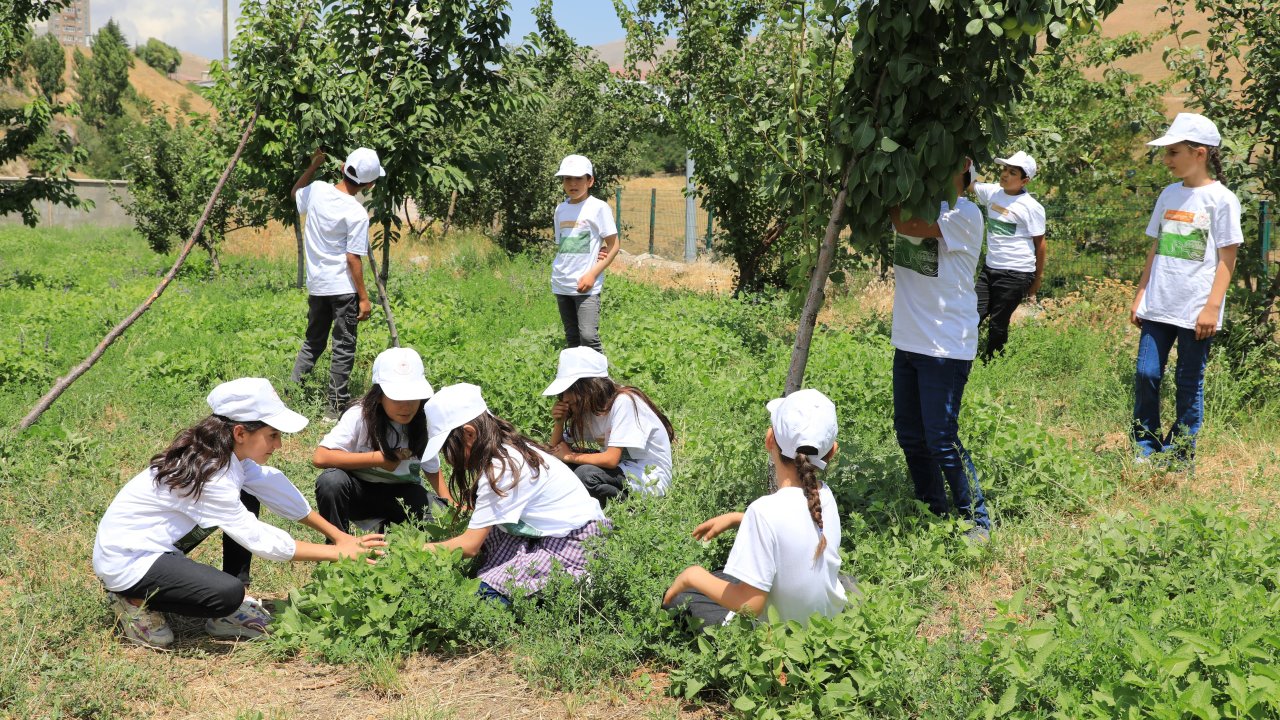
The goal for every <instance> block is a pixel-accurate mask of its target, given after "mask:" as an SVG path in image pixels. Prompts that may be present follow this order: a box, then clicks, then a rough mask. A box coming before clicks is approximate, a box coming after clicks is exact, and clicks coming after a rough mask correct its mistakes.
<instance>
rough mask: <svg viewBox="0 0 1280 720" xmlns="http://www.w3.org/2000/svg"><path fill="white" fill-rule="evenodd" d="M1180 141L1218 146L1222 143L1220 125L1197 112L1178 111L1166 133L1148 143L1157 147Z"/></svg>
mask: <svg viewBox="0 0 1280 720" xmlns="http://www.w3.org/2000/svg"><path fill="white" fill-rule="evenodd" d="M1180 142H1193V143H1197V144H1199V145H1208V146H1210V147H1218V146H1219V145H1221V144H1222V134H1221V133H1219V132H1218V126H1217V125H1214V124H1213V121H1212V120H1210V119H1209V118H1207V117H1205V116H1203V115H1198V114H1196V113H1178V115H1177V117H1175V118H1174V119H1173V124H1172V125H1170V126H1169V130H1168V131H1167V132H1165V134H1164V135H1162V136H1160V137H1158V138H1156V139H1155V140H1152V141H1151V142H1149V143H1147V144H1148V145H1154V146H1156V147H1164V146H1165V145H1173V144H1174V143H1180Z"/></svg>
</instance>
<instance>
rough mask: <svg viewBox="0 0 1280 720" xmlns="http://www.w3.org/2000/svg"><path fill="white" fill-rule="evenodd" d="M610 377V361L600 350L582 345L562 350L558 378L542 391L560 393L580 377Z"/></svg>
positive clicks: (545, 393) (553, 393) (544, 392)
mask: <svg viewBox="0 0 1280 720" xmlns="http://www.w3.org/2000/svg"><path fill="white" fill-rule="evenodd" d="M590 377H609V361H608V360H606V359H605V357H604V355H601V354H600V353H599V352H598V351H596V350H593V349H592V348H589V347H585V346H580V347H575V348H567V349H565V350H561V351H560V365H559V366H558V367H557V368H556V379H555V380H553V381H552V382H551V384H550V385H548V386H547V389H546V390H543V391H542V394H543V395H559V394H560V393H562V392H564V391H565V390H568V389H569V386H570V385H572V384H573V383H574V382H575V381H576V380H577V379H578V378H590Z"/></svg>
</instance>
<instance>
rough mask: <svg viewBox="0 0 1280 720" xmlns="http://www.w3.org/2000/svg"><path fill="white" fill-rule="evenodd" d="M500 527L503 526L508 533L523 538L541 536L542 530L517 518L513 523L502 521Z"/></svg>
mask: <svg viewBox="0 0 1280 720" xmlns="http://www.w3.org/2000/svg"><path fill="white" fill-rule="evenodd" d="M498 527H500V528H502V529H503V530H504V531H505V532H506V533H507V534H508V535H514V536H516V537H523V538H540V537H542V531H541V530H539V529H537V528H535V527H534V526H532V525H530V524H529V523H527V522H525V521H523V520H517V521H515V522H513V523H502V524H501V525H499V526H498Z"/></svg>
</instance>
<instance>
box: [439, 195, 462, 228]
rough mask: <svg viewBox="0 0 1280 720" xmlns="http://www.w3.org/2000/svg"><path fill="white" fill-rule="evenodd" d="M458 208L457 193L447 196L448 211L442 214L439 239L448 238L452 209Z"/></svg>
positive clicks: (451, 222) (451, 221) (451, 224)
mask: <svg viewBox="0 0 1280 720" xmlns="http://www.w3.org/2000/svg"><path fill="white" fill-rule="evenodd" d="M456 207H458V191H457V190H454V191H453V192H452V193H450V194H449V211H448V212H446V213H445V214H444V227H443V228H441V230H440V239H441V240H444V239H445V238H447V237H449V228H450V227H452V226H453V209H454V208H456Z"/></svg>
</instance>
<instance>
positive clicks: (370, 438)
mask: <svg viewBox="0 0 1280 720" xmlns="http://www.w3.org/2000/svg"><path fill="white" fill-rule="evenodd" d="M431 395H432V390H431V384H430V383H428V382H427V378H426V376H425V375H424V373H423V368H422V358H421V357H419V355H418V353H417V352H415V351H414V350H412V349H410V348H391V349H389V350H383V351H382V353H381V354H379V355H378V357H377V359H376V360H374V362H373V386H372V387H370V388H369V392H367V393H365V396H364V397H363V398H361V400H360V402H359V403H357V404H355V405H353V406H351V407H350V408H348V409H347V411H346V412H344V413H343V414H342V418H341V419H340V420H338V424H337V425H335V426H334V428H333V429H332V430H330V431H329V434H327V435H325V436H324V439H323V440H321V441H320V446H319V447H317V448H316V452H315V455H314V456H313V457H312V459H311V462H312V464H313V465H315V466H316V467H319V468H328V469H327V470H325V471H324V472H322V473H320V477H318V478H316V505H317V507H318V508H319V510H320V515H322V516H323V517H324V519H325V520H328V521H329V522H331V523H333V524H334V525H335V526H337V527H339V528H341V529H342V530H344V531H346V530H347V528H348V527H349V524H350V523H351V522H352V521H360V520H376V521H377V522H378V523H379V524H380V526H381V527H382V528H385V527H386V526H387V525H388V524H391V523H400V522H404V521H405V520H406V519H408V517H410V516H412V517H416V518H430V517H431V516H432V509H433V508H443V507H444V503H443V502H441V498H444V499H445V500H447V499H449V492H448V490H447V489H446V488H445V487H444V484H443V482H442V481H441V478H440V459H439V457H437V456H436V455H424V454H423V451H424V449H425V448H426V446H427V416H426V413H425V412H423V409H422V406H423V404H424V401H425V400H426V399H427V398H429V397H431ZM423 475H426V478H427V480H429V481H430V483H431V487H432V488H434V490H435V492H434V493H433V492H431V491H430V490H428V489H427V488H425V487H423V483H422V476H423ZM401 503H403V505H402V504H401ZM406 510H407V511H408V512H407V513H406Z"/></svg>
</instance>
